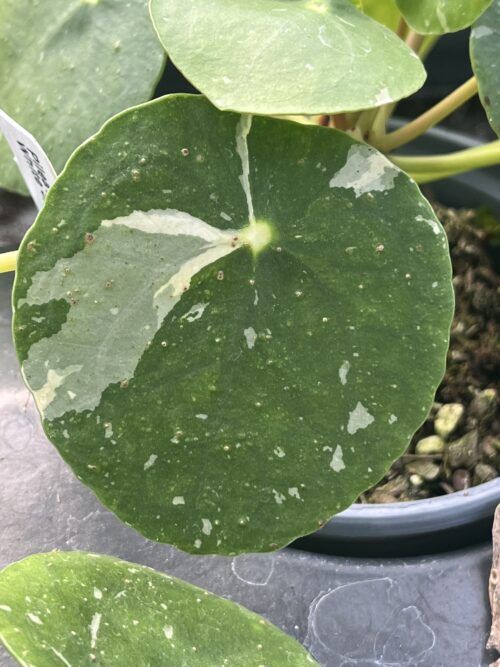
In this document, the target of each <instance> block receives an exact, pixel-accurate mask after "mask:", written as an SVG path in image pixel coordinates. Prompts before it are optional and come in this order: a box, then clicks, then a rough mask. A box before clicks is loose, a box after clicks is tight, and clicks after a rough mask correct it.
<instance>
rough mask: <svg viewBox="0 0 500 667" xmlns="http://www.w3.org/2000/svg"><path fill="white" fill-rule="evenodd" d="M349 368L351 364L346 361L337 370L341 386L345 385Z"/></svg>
mask: <svg viewBox="0 0 500 667" xmlns="http://www.w3.org/2000/svg"><path fill="white" fill-rule="evenodd" d="M350 368H351V364H350V363H349V362H348V361H344V363H343V364H342V366H341V367H340V368H339V378H340V382H341V384H346V383H347V374H348V373H349V369H350Z"/></svg>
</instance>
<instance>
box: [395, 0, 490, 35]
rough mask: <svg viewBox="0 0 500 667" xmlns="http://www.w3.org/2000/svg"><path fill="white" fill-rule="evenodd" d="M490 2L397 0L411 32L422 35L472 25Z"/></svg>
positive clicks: (473, 0) (460, 28)
mask: <svg viewBox="0 0 500 667" xmlns="http://www.w3.org/2000/svg"><path fill="white" fill-rule="evenodd" d="M491 1H492V0H397V4H398V7H399V9H400V11H401V13H402V14H403V16H404V17H405V19H406V21H407V22H408V24H409V25H410V27H411V28H413V30H416V31H417V32H420V33H422V34H423V35H442V34H444V33H448V32H457V31H458V30H463V29H464V28H467V27H468V26H470V25H472V23H474V21H475V20H476V19H477V18H478V17H479V16H481V14H482V13H483V12H484V11H485V9H486V8H487V7H489V6H490V5H491Z"/></svg>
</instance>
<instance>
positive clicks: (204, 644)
mask: <svg viewBox="0 0 500 667" xmlns="http://www.w3.org/2000/svg"><path fill="white" fill-rule="evenodd" d="M0 640H1V641H2V642H3V643H4V644H5V646H6V647H7V648H8V650H9V651H10V652H11V653H12V655H13V656H14V657H15V658H17V659H18V660H19V663H20V664H21V665H25V666H26V667H28V666H29V665H36V666H37V667H61V666H62V665H66V666H67V667H83V665H90V664H94V663H95V664H99V665H106V667H123V666H124V665H131V666H132V665H133V666H134V667H149V666H154V667H167V666H168V667H181V666H183V665H189V667H220V666H221V665H231V667H259V666H261V667H263V665H266V667H308V666H310V665H316V664H317V663H316V662H315V661H314V660H313V659H312V658H311V656H310V655H308V653H307V652H306V651H305V650H304V649H303V648H302V646H300V644H298V643H297V642H296V641H295V640H293V639H291V638H290V637H288V636H287V635H285V634H284V633H283V632H281V631H280V630H278V629H277V628H276V627H274V626H273V625H271V624H270V623H269V622H267V621H265V620H264V619H263V618H261V617H260V616H257V614H254V613H252V612H250V611H248V610H246V609H244V608H243V607H240V606H239V605H237V604H235V603H234V602H229V601H227V600H224V599H222V598H220V597H217V596H215V595H212V594H211V593H208V592H207V591H204V590H202V589H201V588H197V587H195V586H191V585H190V584H187V583H185V582H184V581H181V580H179V579H175V578H174V577H169V576H167V575H164V574H160V573H159V572H156V571H155V570H151V569H150V568H148V567H143V566H140V565H135V564H131V563H127V562H125V561H122V560H118V559H116V558H109V557H107V556H97V555H94V554H87V553H78V552H73V553H50V554H39V555H36V556H31V557H29V558H26V559H25V560H23V561H21V562H19V563H15V564H14V565H11V566H9V567H7V568H6V569H5V570H3V571H2V572H1V573H0Z"/></svg>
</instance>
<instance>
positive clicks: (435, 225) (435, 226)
mask: <svg viewBox="0 0 500 667" xmlns="http://www.w3.org/2000/svg"><path fill="white" fill-rule="evenodd" d="M415 220H416V221H417V222H426V223H427V224H428V225H430V227H431V228H432V231H433V232H434V234H436V236H437V235H439V234H443V233H444V232H443V230H442V229H441V227H440V226H439V223H438V221H437V220H433V219H432V218H424V216H423V215H417V216H416V218H415Z"/></svg>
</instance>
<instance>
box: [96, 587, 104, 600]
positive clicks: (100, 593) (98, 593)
mask: <svg viewBox="0 0 500 667" xmlns="http://www.w3.org/2000/svg"><path fill="white" fill-rule="evenodd" d="M94 597H95V599H96V600H102V591H101V590H99V589H98V588H94Z"/></svg>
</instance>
